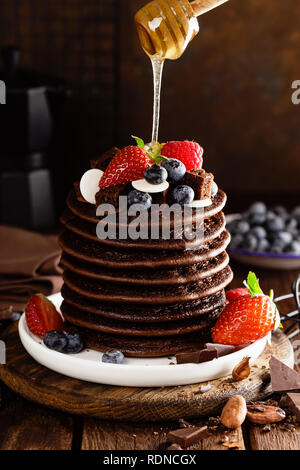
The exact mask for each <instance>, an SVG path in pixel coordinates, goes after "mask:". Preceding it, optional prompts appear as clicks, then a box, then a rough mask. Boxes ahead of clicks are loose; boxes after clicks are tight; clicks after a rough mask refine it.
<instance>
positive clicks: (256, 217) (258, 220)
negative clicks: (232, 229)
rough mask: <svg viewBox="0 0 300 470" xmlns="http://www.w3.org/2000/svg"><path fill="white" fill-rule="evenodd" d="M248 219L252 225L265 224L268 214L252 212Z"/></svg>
mask: <svg viewBox="0 0 300 470" xmlns="http://www.w3.org/2000/svg"><path fill="white" fill-rule="evenodd" d="M248 221H249V223H250V225H251V226H252V227H253V226H254V227H255V226H257V225H263V224H264V223H265V222H266V214H250V215H249V217H248Z"/></svg>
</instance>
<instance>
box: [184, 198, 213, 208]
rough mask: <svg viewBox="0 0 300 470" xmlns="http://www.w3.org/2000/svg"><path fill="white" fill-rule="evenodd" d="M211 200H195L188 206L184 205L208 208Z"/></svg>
mask: <svg viewBox="0 0 300 470" xmlns="http://www.w3.org/2000/svg"><path fill="white" fill-rule="evenodd" d="M211 204H212V202H211V199H195V200H194V201H193V202H191V203H190V204H186V206H188V207H208V206H211Z"/></svg>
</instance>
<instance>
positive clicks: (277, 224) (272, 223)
mask: <svg viewBox="0 0 300 470" xmlns="http://www.w3.org/2000/svg"><path fill="white" fill-rule="evenodd" d="M266 228H267V230H270V231H271V232H280V231H281V230H284V228H285V223H284V220H283V219H282V217H280V216H275V217H274V218H273V219H269V220H268V221H267V224H266Z"/></svg>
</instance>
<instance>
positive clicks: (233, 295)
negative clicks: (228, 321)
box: [226, 287, 250, 302]
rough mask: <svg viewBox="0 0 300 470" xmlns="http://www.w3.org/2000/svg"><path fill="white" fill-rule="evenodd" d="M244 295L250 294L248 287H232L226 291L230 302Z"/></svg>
mask: <svg viewBox="0 0 300 470" xmlns="http://www.w3.org/2000/svg"><path fill="white" fill-rule="evenodd" d="M243 295H248V296H249V295H250V294H249V290H248V289H247V288H246V287H240V288H239V289H231V290H228V291H227V292H226V300H227V301H228V302H232V301H233V300H235V299H237V298H238V297H242V296H243Z"/></svg>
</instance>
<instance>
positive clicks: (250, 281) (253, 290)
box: [244, 271, 264, 296]
mask: <svg viewBox="0 0 300 470" xmlns="http://www.w3.org/2000/svg"><path fill="white" fill-rule="evenodd" d="M244 285H245V286H246V287H247V289H248V290H249V292H250V294H251V296H255V295H257V294H260V295H264V293H263V291H262V290H261V288H260V285H259V279H258V278H257V277H256V275H255V274H254V273H253V272H252V271H250V272H249V274H248V277H247V281H244Z"/></svg>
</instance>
